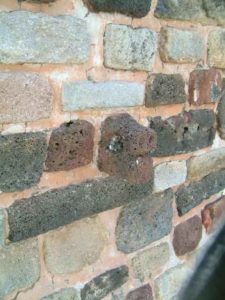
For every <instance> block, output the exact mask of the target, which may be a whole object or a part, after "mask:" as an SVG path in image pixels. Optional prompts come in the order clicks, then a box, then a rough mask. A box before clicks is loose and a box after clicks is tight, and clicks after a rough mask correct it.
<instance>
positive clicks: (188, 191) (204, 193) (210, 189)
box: [176, 169, 225, 216]
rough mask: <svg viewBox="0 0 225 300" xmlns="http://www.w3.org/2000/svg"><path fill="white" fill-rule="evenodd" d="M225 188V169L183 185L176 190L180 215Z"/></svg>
mask: <svg viewBox="0 0 225 300" xmlns="http://www.w3.org/2000/svg"><path fill="white" fill-rule="evenodd" d="M224 188H225V169H223V170H220V171H217V172H213V173H211V174H209V175H208V176H205V177H204V178H203V179H202V180H200V181H197V182H194V183H191V184H190V185H188V186H182V187H180V188H179V189H178V191H177V192H176V203H177V210H178V213H179V216H182V215H184V214H186V213H187V212H188V211H189V210H191V209H192V208H193V207H195V206H197V205H199V204H200V203H201V202H202V201H203V200H206V199H208V198H209V197H211V196H213V195H214V194H216V193H219V192H220V191H222V190H223V189H224Z"/></svg>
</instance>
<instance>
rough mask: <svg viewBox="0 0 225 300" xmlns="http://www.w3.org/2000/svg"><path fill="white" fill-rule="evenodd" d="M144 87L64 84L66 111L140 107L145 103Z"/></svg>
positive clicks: (118, 83) (123, 83) (115, 83)
mask: <svg viewBox="0 0 225 300" xmlns="http://www.w3.org/2000/svg"><path fill="white" fill-rule="evenodd" d="M144 89H145V88H144V85H143V84H140V83H137V82H126V81H103V82H92V81H75V82H69V83H64V85H63V91H62V104H63V110H64V111H73V110H84V109H88V108H101V107H111V108H113V107H126V106H140V105H142V104H143V102H144V93H145V91H144Z"/></svg>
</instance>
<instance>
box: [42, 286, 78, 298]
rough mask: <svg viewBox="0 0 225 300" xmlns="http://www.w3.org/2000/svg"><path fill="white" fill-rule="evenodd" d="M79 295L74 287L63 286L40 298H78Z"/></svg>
mask: <svg viewBox="0 0 225 300" xmlns="http://www.w3.org/2000/svg"><path fill="white" fill-rule="evenodd" d="M79 299H80V298H79V296H78V294H77V292H76V290H75V289H73V288H65V289H61V290H59V291H58V292H55V293H53V294H50V295H48V296H46V297H43V298H41V299H40V300H79Z"/></svg>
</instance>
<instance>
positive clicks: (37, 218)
mask: <svg viewBox="0 0 225 300" xmlns="http://www.w3.org/2000/svg"><path fill="white" fill-rule="evenodd" d="M151 190H152V182H151V181H150V182H147V183H145V184H130V183H128V182H127V181H125V180H122V179H116V178H114V177H108V178H99V179H96V180H91V181H87V182H84V183H81V184H77V185H69V186H67V187H63V188H58V189H53V190H50V191H47V192H44V193H42V194H39V195H34V196H31V197H30V198H27V199H20V200H17V201H15V202H14V203H13V204H12V205H11V206H10V207H9V208H8V209H7V211H8V217H9V228H10V236H9V239H10V240H12V241H19V240H22V239H26V238H29V237H32V236H36V235H38V234H41V233H44V232H47V231H49V230H51V229H55V228H58V227H60V226H63V225H65V224H69V223H71V222H73V221H75V220H79V219H82V218H84V217H88V216H92V215H94V214H97V213H100V212H103V211H106V210H109V209H113V208H115V207H119V206H122V205H124V204H126V203H130V202H132V201H134V200H138V201H139V200H140V199H141V198H143V197H144V196H146V195H147V194H149V193H151Z"/></svg>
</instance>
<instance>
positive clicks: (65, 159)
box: [45, 120, 94, 171]
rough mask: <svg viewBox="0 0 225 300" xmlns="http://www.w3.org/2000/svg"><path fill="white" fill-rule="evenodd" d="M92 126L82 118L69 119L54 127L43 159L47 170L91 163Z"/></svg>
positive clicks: (65, 168) (66, 168)
mask: <svg viewBox="0 0 225 300" xmlns="http://www.w3.org/2000/svg"><path fill="white" fill-rule="evenodd" d="M93 148H94V126H93V125H92V124H91V123H89V122H87V121H84V120H77V121H70V122H69V123H64V124H62V125H61V126H60V127H59V128H57V129H54V130H53V132H52V134H51V137H50V140H49V145H48V154H47V159H46V161H45V166H46V169H47V171H60V170H70V169H73V168H77V167H80V166H85V165H88V164H89V163H91V161H92V159H93Z"/></svg>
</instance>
